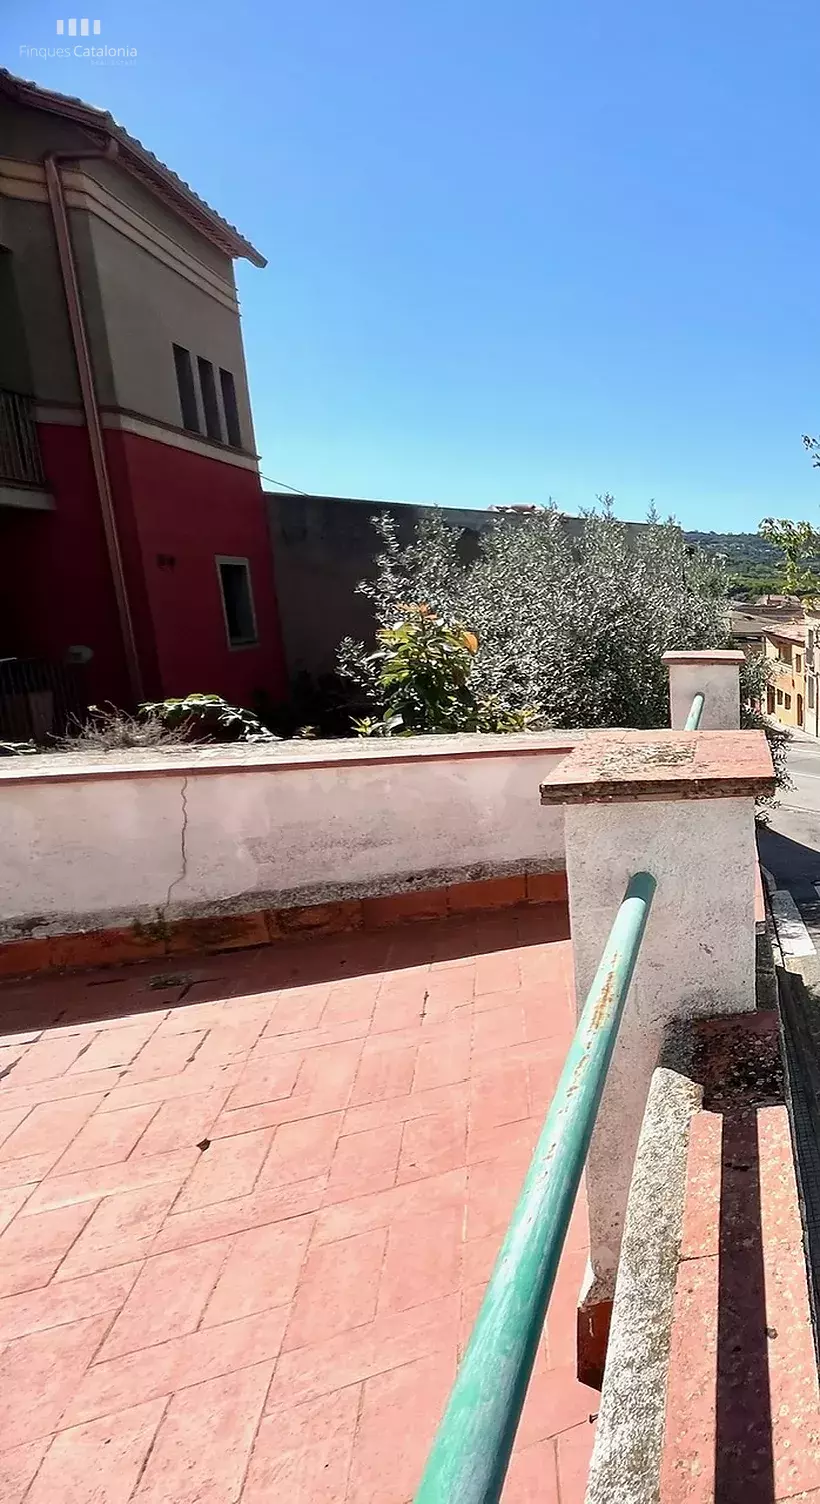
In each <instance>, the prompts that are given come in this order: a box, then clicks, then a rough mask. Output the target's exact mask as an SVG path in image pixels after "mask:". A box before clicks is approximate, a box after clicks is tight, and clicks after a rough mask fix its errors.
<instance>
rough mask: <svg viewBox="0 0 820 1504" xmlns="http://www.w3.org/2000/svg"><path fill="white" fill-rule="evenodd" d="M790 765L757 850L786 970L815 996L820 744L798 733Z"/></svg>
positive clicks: (819, 967)
mask: <svg viewBox="0 0 820 1504" xmlns="http://www.w3.org/2000/svg"><path fill="white" fill-rule="evenodd" d="M788 766H789V775H790V777H791V780H792V787H791V788H790V789H787V790H785V792H784V793H783V794H782V795H781V798H780V803H779V806H778V808H777V809H776V810H775V812H774V814H773V815H772V818H771V823H770V825H769V827H768V828H766V829H761V830H760V832H759V835H758V845H759V850H760V859H761V861H762V863H763V866H764V867H765V868H766V869H767V870H768V871H769V872H770V873H771V874H772V877H773V878H774V881H775V885H776V888H777V890H778V891H777V892H775V893H773V894H772V895H771V899H770V901H771V906H772V912H773V915H774V921H775V926H776V929H777V934H778V938H779V940H780V944H781V947H782V951H783V956H784V959H785V962H786V966H787V968H788V970H789V971H793V972H797V973H798V974H799V975H800V976H802V978H803V981H804V982H805V984H806V986H807V987H809V988H810V989H811V991H812V992H813V993H814V992H816V991H817V990H818V988H820V742H817V741H815V740H814V739H813V738H811V737H808V736H806V735H805V733H803V732H800V731H798V732H795V733H794V740H793V741H792V744H791V746H790V748H789V755H788ZM818 1022H820V1019H819V1020H818Z"/></svg>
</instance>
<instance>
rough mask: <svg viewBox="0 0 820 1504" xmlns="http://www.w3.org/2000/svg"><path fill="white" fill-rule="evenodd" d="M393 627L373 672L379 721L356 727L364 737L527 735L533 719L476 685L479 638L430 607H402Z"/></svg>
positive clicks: (383, 637) (371, 660) (371, 662)
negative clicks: (475, 733)
mask: <svg viewBox="0 0 820 1504" xmlns="http://www.w3.org/2000/svg"><path fill="white" fill-rule="evenodd" d="M400 609H401V611H402V615H401V617H400V618H399V620H398V621H396V622H395V623H394V624H393V625H392V626H389V627H382V629H381V630H380V631H379V632H378V633H377V641H378V647H377V649H376V651H375V652H374V653H371V654H369V655H368V659H367V669H368V674H369V675H370V682H371V687H372V691H373V698H374V699H375V700H376V702H377V704H378V708H379V711H380V714H379V716H377V717H371V716H365V717H363V718H361V719H359V720H356V721H354V722H353V726H354V730H355V731H357V732H358V734H359V736H393V735H405V736H407V735H412V734H414V733H416V734H418V733H423V732H444V731H507V730H525V729H526V727H527V725H528V724H529V719H530V718H529V715H528V713H527V712H526V711H524V710H519V711H513V710H511V709H510V708H509V707H508V706H506V705H505V704H503V702H502V701H501V700H500V699H499V697H498V696H484V697H482V696H481V695H479V694H477V693H476V690H475V687H474V686H473V684H472V682H471V675H472V668H473V660H474V658H475V655H476V653H477V652H478V639H477V637H476V635H475V633H474V632H470V631H468V630H467V628H466V627H463V626H461V625H460V624H459V623H457V622H455V621H452V620H448V619H447V618H445V617H442V616H437V615H436V614H435V612H433V611H431V609H430V607H429V606H426V605H409V606H404V607H401V608H400Z"/></svg>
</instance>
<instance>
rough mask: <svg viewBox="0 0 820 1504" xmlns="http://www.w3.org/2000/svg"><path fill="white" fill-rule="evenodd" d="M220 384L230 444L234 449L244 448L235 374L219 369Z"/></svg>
mask: <svg viewBox="0 0 820 1504" xmlns="http://www.w3.org/2000/svg"><path fill="white" fill-rule="evenodd" d="M219 384H220V386H221V388H222V411H223V412H224V414H225V428H226V430H227V434H228V443H229V444H230V446H231V448H232V449H241V448H242V430H241V428H240V427H239V408H238V407H237V405H236V386H235V384H234V379H233V373H232V372H231V371H223V369H222V367H221V366H220V368H219Z"/></svg>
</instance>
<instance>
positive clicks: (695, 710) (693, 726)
mask: <svg viewBox="0 0 820 1504" xmlns="http://www.w3.org/2000/svg"><path fill="white" fill-rule="evenodd" d="M702 715H703V695H695V698H694V700H693V701H692V709H691V710H690V711H689V714H688V716H687V717H686V725H685V726H684V728H683V729H684V731H697V729H698V727H699V725H700V718H701V716H702Z"/></svg>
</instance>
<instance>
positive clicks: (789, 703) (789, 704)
mask: <svg viewBox="0 0 820 1504" xmlns="http://www.w3.org/2000/svg"><path fill="white" fill-rule="evenodd" d="M791 708H792V697H791V695H786V709H787V710H791Z"/></svg>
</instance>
